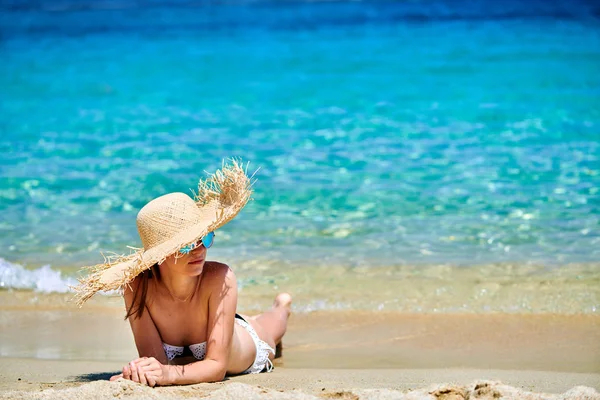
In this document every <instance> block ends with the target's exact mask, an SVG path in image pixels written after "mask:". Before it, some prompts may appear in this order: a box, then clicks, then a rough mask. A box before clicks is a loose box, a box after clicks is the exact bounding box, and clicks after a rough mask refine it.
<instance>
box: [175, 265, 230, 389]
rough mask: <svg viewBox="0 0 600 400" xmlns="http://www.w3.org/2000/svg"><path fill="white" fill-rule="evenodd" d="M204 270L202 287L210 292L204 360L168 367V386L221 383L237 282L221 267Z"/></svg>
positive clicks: (228, 346) (225, 267) (223, 266)
mask: <svg viewBox="0 0 600 400" xmlns="http://www.w3.org/2000/svg"><path fill="white" fill-rule="evenodd" d="M209 268H210V269H209ZM205 269H209V270H205V271H204V273H205V274H206V275H205V276H204V279H207V280H208V281H207V282H205V284H206V286H205V287H206V288H207V289H208V290H209V291H210V295H209V296H210V297H209V299H208V324H207V329H208V332H207V351H206V357H205V358H204V360H202V361H197V362H194V363H191V364H187V365H170V366H169V372H168V381H169V384H172V385H181V384H191V383H200V382H217V381H222V380H223V378H225V373H226V372H227V360H228V358H229V351H230V350H231V341H232V338H233V323H234V318H235V310H236V306H237V282H236V278H235V274H234V273H233V271H232V270H231V269H230V268H229V267H228V266H227V265H225V264H220V263H214V264H212V265H210V266H208V265H207V266H205ZM207 272H208V273H207Z"/></svg>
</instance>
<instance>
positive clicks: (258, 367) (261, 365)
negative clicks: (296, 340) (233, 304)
mask: <svg viewBox="0 0 600 400" xmlns="http://www.w3.org/2000/svg"><path fill="white" fill-rule="evenodd" d="M235 323H236V324H238V325H239V326H241V327H242V328H244V329H245V330H246V332H248V333H249V334H250V337H251V338H252V340H253V341H254V345H255V346H256V357H255V358H254V363H253V364H252V365H251V366H250V368H248V369H247V370H245V371H244V372H242V374H259V373H261V372H262V371H266V372H271V371H273V363H272V362H271V360H269V352H271V353H273V355H274V354H275V350H274V349H273V348H272V347H271V346H269V345H268V344H267V343H266V342H265V341H264V340H260V338H259V337H258V334H257V333H256V331H255V330H254V328H253V327H252V325H250V324H249V323H247V322H246V321H245V320H244V319H243V318H242V317H240V316H238V315H236V317H235Z"/></svg>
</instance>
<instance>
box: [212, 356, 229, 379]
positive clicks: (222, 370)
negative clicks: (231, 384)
mask: <svg viewBox="0 0 600 400" xmlns="http://www.w3.org/2000/svg"><path fill="white" fill-rule="evenodd" d="M226 374H227V365H226V364H225V363H221V362H218V361H215V366H214V369H213V371H212V374H211V376H210V378H209V381H210V382H221V381H222V380H224V379H225V375H226Z"/></svg>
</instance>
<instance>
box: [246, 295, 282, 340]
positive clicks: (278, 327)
mask: <svg viewBox="0 0 600 400" xmlns="http://www.w3.org/2000/svg"><path fill="white" fill-rule="evenodd" d="M291 312H292V296H290V294H289V293H279V294H278V295H277V296H276V297H275V301H274V302H273V307H271V309H270V310H268V311H266V312H264V313H262V314H259V315H256V316H254V317H251V320H252V321H253V322H254V323H253V324H252V325H253V326H254V329H255V330H256V333H258V336H259V337H260V338H261V339H262V340H264V341H265V342H267V343H268V344H269V346H271V347H280V346H278V345H279V344H280V343H281V338H282V337H283V335H284V334H285V331H286V329H287V322H288V318H289V316H290V314H291ZM257 325H258V326H257ZM278 350H279V349H278Z"/></svg>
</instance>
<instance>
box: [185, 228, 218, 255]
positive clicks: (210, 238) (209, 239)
mask: <svg viewBox="0 0 600 400" xmlns="http://www.w3.org/2000/svg"><path fill="white" fill-rule="evenodd" d="M214 240H215V233H214V232H208V234H207V235H206V236H204V237H203V238H202V245H203V246H204V247H205V248H207V249H208V248H209V247H210V246H212V244H213V242H214ZM197 246H198V244H196V243H192V244H190V245H187V246H184V247H182V248H181V249H179V252H180V253H181V254H188V253H189V252H191V251H192V250H194V249H195V248H196V247H197Z"/></svg>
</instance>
